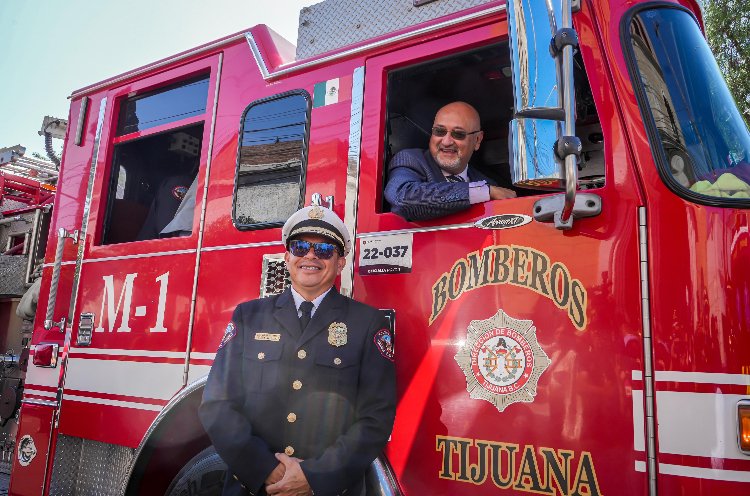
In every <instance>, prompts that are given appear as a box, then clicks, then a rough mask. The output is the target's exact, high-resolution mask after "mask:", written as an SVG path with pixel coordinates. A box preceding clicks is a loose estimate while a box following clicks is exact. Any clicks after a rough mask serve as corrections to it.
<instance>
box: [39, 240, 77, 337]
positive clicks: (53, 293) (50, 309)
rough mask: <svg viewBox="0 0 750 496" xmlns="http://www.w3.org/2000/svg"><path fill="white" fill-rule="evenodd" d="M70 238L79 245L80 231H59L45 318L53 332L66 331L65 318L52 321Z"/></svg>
mask: <svg viewBox="0 0 750 496" xmlns="http://www.w3.org/2000/svg"><path fill="white" fill-rule="evenodd" d="M66 238H70V239H72V240H73V244H76V243H78V230H75V231H73V232H72V233H71V232H68V231H67V230H66V229H65V228H64V227H61V228H60V229H58V231H57V250H56V251H55V263H54V265H53V267H52V282H50V286H49V300H47V313H46V314H45V316H44V328H45V329H46V330H48V331H49V330H52V329H54V328H55V327H57V328H58V329H60V332H64V331H65V317H62V318H60V320H59V321H58V322H55V321H54V320H52V317H53V314H54V312H55V303H56V301H57V286H58V284H59V283H60V267H61V266H62V257H63V249H64V248H65V239H66Z"/></svg>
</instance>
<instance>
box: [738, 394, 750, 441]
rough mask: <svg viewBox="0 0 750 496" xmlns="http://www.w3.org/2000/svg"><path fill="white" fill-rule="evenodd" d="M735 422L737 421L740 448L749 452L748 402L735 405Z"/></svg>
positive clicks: (749, 407)
mask: <svg viewBox="0 0 750 496" xmlns="http://www.w3.org/2000/svg"><path fill="white" fill-rule="evenodd" d="M737 422H738V423H739V426H738V427H739V435H740V449H741V450H742V451H747V452H750V403H742V404H739V405H737Z"/></svg>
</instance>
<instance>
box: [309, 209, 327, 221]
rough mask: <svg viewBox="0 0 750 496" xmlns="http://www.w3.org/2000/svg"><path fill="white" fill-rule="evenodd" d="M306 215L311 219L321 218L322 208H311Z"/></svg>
mask: <svg viewBox="0 0 750 496" xmlns="http://www.w3.org/2000/svg"><path fill="white" fill-rule="evenodd" d="M307 216H308V217H310V218H311V219H315V220H319V219H322V218H323V209H322V208H320V207H315V208H311V209H310V211H309V212H307Z"/></svg>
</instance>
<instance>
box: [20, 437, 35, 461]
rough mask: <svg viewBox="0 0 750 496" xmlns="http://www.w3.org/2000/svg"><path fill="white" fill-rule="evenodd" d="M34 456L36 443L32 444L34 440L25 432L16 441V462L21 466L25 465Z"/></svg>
mask: <svg viewBox="0 0 750 496" xmlns="http://www.w3.org/2000/svg"><path fill="white" fill-rule="evenodd" d="M35 456H36V445H34V440H33V439H32V438H31V436H29V435H28V434H26V435H25V436H24V437H22V438H21V442H20V443H18V463H20V464H21V466H22V467H25V466H27V465H28V464H29V463H31V460H33V459H34V457H35Z"/></svg>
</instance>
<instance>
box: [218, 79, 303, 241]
mask: <svg viewBox="0 0 750 496" xmlns="http://www.w3.org/2000/svg"><path fill="white" fill-rule="evenodd" d="M295 95H299V96H302V97H303V98H304V99H305V103H306V106H305V131H304V133H303V136H302V154H301V157H300V159H301V164H300V178H299V200H298V202H297V207H296V208H295V210H297V209H300V208H302V207H303V206H304V202H305V194H306V186H307V159H308V152H309V148H310V124H311V117H312V98H311V97H310V94H309V93H308V92H307V91H305V90H304V89H295V90H289V91H284V92H282V93H276V94H274V95H270V96H267V97H263V98H260V99H258V100H253V101H252V102H250V103H249V104H248V105H247V107H245V110H244V111H243V112H242V116H241V117H240V122H239V129H238V132H237V154H236V157H235V162H234V184H233V187H232V225H233V226H234V228H235V229H237V230H238V231H258V230H263V229H270V228H275V227H281V226H283V225H284V221H278V222H257V223H255V224H241V223H239V222H238V221H237V217H236V214H237V189H238V186H239V177H240V157H241V152H242V135H243V130H244V127H245V119H246V118H247V114H248V112H249V111H250V109H252V108H253V107H256V106H258V105H262V104H264V103H269V102H272V101H274V100H281V99H283V98H287V97H290V96H295Z"/></svg>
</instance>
